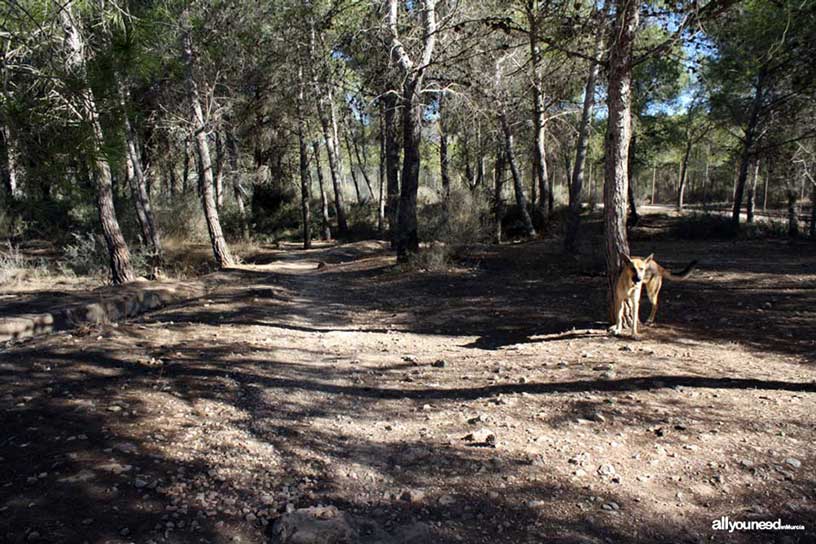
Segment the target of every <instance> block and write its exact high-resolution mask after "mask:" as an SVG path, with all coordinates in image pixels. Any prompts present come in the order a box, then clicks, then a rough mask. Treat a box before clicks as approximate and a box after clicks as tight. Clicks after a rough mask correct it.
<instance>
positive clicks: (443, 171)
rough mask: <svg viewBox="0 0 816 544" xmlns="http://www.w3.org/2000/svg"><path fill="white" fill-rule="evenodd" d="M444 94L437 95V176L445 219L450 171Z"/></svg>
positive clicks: (448, 197) (448, 196)
mask: <svg viewBox="0 0 816 544" xmlns="http://www.w3.org/2000/svg"><path fill="white" fill-rule="evenodd" d="M444 103H445V94H444V93H440V95H439V176H440V177H441V178H442V207H443V209H444V213H445V216H446V217H445V221H447V213H448V200H449V199H450V171H449V169H448V131H447V129H446V127H445V119H444V117H443V116H444V113H443V111H442V110H443V104H444Z"/></svg>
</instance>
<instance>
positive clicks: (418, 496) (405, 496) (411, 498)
mask: <svg viewBox="0 0 816 544" xmlns="http://www.w3.org/2000/svg"><path fill="white" fill-rule="evenodd" d="M400 499H401V500H403V501H405V502H409V503H411V504H420V503H422V501H424V500H425V492H423V491H420V490H419V489H407V490H405V491H403V492H402V495H400Z"/></svg>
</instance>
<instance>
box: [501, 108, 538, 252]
mask: <svg viewBox="0 0 816 544" xmlns="http://www.w3.org/2000/svg"><path fill="white" fill-rule="evenodd" d="M499 121H500V122H501V127H502V132H504V155H505V157H506V158H507V163H508V164H509V165H510V173H511V174H512V175H513V189H514V191H515V194H516V206H518V208H519V212H520V213H521V220H522V221H523V222H524V230H525V231H526V232H527V236H529V237H530V238H532V237H534V236H535V235H536V231H535V228H534V227H533V221H532V219H531V218H530V212H529V211H528V210H527V199H526V198H525V196H524V185H523V184H522V181H521V173H520V172H519V169H518V165H517V164H516V155H515V152H514V151H513V132H512V131H511V130H510V123H508V122H507V116H506V115H505V114H504V113H501V114H500V115H499Z"/></svg>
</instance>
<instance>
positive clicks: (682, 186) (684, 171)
mask: <svg viewBox="0 0 816 544" xmlns="http://www.w3.org/2000/svg"><path fill="white" fill-rule="evenodd" d="M690 156H691V141H689V142H687V143H686V150H685V152H684V153H683V160H682V162H681V163H680V180H679V182H678V188H677V209H678V210H682V209H683V204H684V202H683V197H684V196H685V191H686V178H687V177H688V163H689V157H690Z"/></svg>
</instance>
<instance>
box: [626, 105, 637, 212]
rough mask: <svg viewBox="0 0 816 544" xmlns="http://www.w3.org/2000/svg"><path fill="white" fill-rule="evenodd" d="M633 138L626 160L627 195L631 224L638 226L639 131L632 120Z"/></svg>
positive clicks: (630, 141) (630, 140)
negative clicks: (636, 182) (636, 173)
mask: <svg viewBox="0 0 816 544" xmlns="http://www.w3.org/2000/svg"><path fill="white" fill-rule="evenodd" d="M631 135H632V137H631V138H630V139H629V156H628V157H627V158H626V163H627V166H626V177H627V178H628V179H627V181H626V194H627V201H628V203H629V223H631V224H632V225H637V224H638V223H640V214H639V213H638V204H637V195H636V194H635V189H636V187H635V181H636V178H635V156H636V155H635V154H636V153H637V131H636V130H635V120H634V118H633V119H632V129H631Z"/></svg>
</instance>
